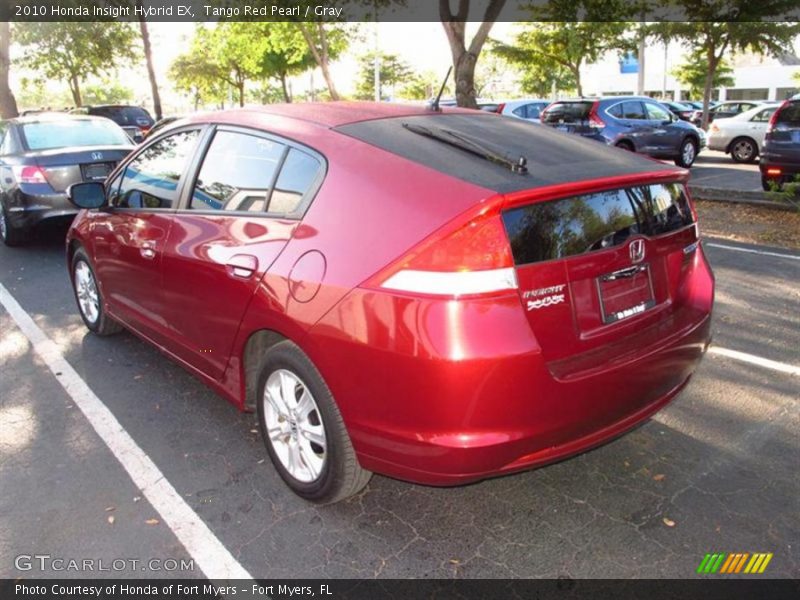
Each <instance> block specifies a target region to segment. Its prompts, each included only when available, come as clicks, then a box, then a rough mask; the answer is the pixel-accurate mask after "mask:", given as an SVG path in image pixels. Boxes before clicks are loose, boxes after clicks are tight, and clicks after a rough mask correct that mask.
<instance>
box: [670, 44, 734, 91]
mask: <svg viewBox="0 0 800 600" xmlns="http://www.w3.org/2000/svg"><path fill="white" fill-rule="evenodd" d="M707 72H708V64H707V63H706V58H705V56H704V55H703V54H702V53H700V52H697V51H695V52H693V53H692V54H690V55H689V58H688V59H687V60H686V62H684V63H683V64H682V65H680V66H678V67H677V68H675V69H673V71H672V75H673V76H674V77H675V79H677V80H678V81H679V82H680V84H681V85H682V86H684V87H686V88H687V89H688V90H689V94H690V95H691V97H692V98H702V97H703V89H704V87H705V83H706V73H707ZM732 75H733V69H732V68H731V67H730V65H728V63H727V62H726V61H725V60H724V59H723V60H721V61H720V62H719V64H718V65H717V70H716V72H715V73H714V78H713V80H712V81H711V86H712V88H720V87H730V86H732V85H734V83H735V81H734V79H733V76H732Z"/></svg>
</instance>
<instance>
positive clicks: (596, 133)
mask: <svg viewBox="0 0 800 600" xmlns="http://www.w3.org/2000/svg"><path fill="white" fill-rule="evenodd" d="M541 120H542V124H543V125H549V126H550V127H555V128H556V129H560V130H562V131H567V132H569V133H577V134H579V135H582V136H584V137H588V138H593V139H596V140H598V141H601V142H605V143H606V144H609V145H611V146H616V147H617V148H622V149H624V150H630V151H631V152H640V153H642V154H647V155H648V156H652V157H654V158H669V159H673V160H674V161H675V164H676V165H678V166H679V167H686V168H688V167H691V166H692V164H693V163H694V159H695V158H697V153H698V152H699V151H700V150H701V149H702V148H703V147H705V145H706V138H705V134H704V133H703V132H702V131H701V130H700V129H698V128H697V127H695V126H694V125H692V124H691V123H687V122H686V121H681V120H680V119H678V117H676V116H675V115H673V114H672V113H671V112H670V111H669V109H667V108H666V107H665V106H663V105H662V104H660V103H659V102H657V101H655V100H653V99H652V98H646V97H640V96H610V97H604V98H578V99H573V100H557V101H556V102H553V103H552V104H551V105H550V106H548V107H547V108H546V109H545V111H544V112H543V113H542V115H541Z"/></svg>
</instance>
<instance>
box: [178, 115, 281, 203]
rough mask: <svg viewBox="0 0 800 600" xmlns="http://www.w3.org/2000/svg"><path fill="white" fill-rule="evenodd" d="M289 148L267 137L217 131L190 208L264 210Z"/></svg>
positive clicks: (199, 176) (198, 179)
mask: <svg viewBox="0 0 800 600" xmlns="http://www.w3.org/2000/svg"><path fill="white" fill-rule="evenodd" d="M285 149H286V146H284V145H283V144H280V143H278V142H275V141H272V140H268V139H266V138H262V137H257V136H254V135H247V134H244V133H233V132H230V131H219V132H217V134H216V135H215V136H214V140H213V141H212V142H211V147H210V148H209V149H208V152H207V153H206V156H205V158H204V159H203V166H202V168H201V169H200V174H199V175H198V177H197V182H196V183H195V187H194V191H193V192H192V201H191V205H190V208H193V209H195V210H243V211H249V212H264V211H265V210H266V206H267V196H268V195H269V189H270V186H271V185H272V182H273V180H274V179H275V172H276V171H277V169H278V165H279V164H280V161H281V158H282V157H283V152H284V150H285Z"/></svg>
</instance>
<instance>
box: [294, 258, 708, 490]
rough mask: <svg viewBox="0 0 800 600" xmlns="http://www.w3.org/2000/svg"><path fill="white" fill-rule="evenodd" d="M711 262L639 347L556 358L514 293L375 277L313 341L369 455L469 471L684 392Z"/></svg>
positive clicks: (628, 424) (584, 439) (406, 467)
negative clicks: (395, 284)
mask: <svg viewBox="0 0 800 600" xmlns="http://www.w3.org/2000/svg"><path fill="white" fill-rule="evenodd" d="M701 271H702V273H700V277H701V278H702V280H701V281H698V282H696V285H695V286H693V290H692V291H691V292H690V293H691V294H692V298H691V299H690V301H689V302H688V303H687V306H686V308H684V309H681V314H680V315H676V316H675V319H674V322H673V323H669V322H668V320H665V321H664V323H661V324H659V325H658V326H656V327H652V328H649V329H650V330H649V331H643V332H641V336H642V337H641V338H640V339H638V340H636V344H637V347H636V351H635V352H631V351H630V347H627V348H622V346H623V344H621V345H620V346H621V347H620V348H617V349H614V351H615V352H618V355H617V356H615V358H614V359H613V360H608V359H607V357H606V356H604V355H603V354H602V353H594V356H592V355H590V354H587V355H582V356H577V357H570V358H569V359H567V360H561V361H548V360H547V359H546V357H545V355H544V353H543V352H542V350H541V348H540V347H539V345H538V343H537V341H536V339H535V338H534V336H533V334H532V332H531V329H530V327H529V325H528V323H527V321H526V315H525V313H524V310H521V307H520V302H519V298H518V296H513V297H512V296H509V297H507V298H503V299H493V300H492V301H491V302H488V301H474V302H468V301H460V302H455V301H439V300H428V301H420V300H418V299H417V300H413V299H409V298H400V297H394V296H389V295H386V294H382V293H379V292H371V291H368V290H354V291H353V292H352V293H351V294H350V295H349V296H348V297H347V298H346V299H345V300H344V301H343V302H342V303H341V304H340V305H338V306H337V307H336V308H335V309H334V310H333V311H332V312H331V313H329V314H328V315H327V316H326V317H325V318H324V319H323V320H322V321H320V322H319V323H318V324H317V325H316V326H315V327H314V328H313V329H312V331H311V333H310V338H309V345H308V350H309V354H310V355H311V358H312V360H314V362H315V364H316V365H317V366H318V367H319V369H320V371H321V372H322V375H323V377H324V378H325V379H326V381H327V383H328V385H329V387H330V388H331V390H332V392H333V394H334V397H335V398H336V399H337V403H338V405H339V408H340V410H341V412H342V415H343V417H344V420H345V423H346V424H347V427H348V431H349V432H350V436H351V439H352V441H353V445H354V448H355V450H356V452H357V455H358V458H359V461H360V462H361V464H362V466H363V467H365V468H367V469H369V470H372V471H376V472H379V473H382V474H385V475H389V476H392V477H397V478H399V479H405V480H409V481H414V482H418V483H424V484H431V485H456V484H461V483H468V482H471V481H477V480H480V479H484V478H487V477H491V476H495V475H500V474H504V473H510V472H515V471H520V470H524V469H529V468H532V467H536V466H540V465H544V464H547V463H551V462H554V461H558V460H560V459H563V458H566V457H568V456H571V455H574V454H577V453H580V452H583V451H585V450H588V449H590V448H593V447H595V446H597V445H599V444H602V443H604V442H606V441H608V440H610V439H613V438H614V437H617V436H619V435H621V434H622V433H624V432H625V431H628V430H629V429H631V428H633V427H635V426H636V425H638V424H639V423H641V422H642V421H643V420H645V419H647V418H648V417H649V416H651V415H652V414H653V413H655V412H656V411H658V410H659V409H661V408H662V407H663V406H665V405H666V404H667V403H668V402H669V401H670V400H671V399H672V398H673V397H675V395H676V394H677V393H678V392H679V391H680V390H681V389H682V388H683V386H684V385H686V383H687V382H688V380H689V378H690V377H691V375H692V373H693V372H694V370H695V368H696V366H697V364H698V362H699V361H700V359H701V358H702V356H703V354H704V352H705V350H706V348H707V347H708V344H709V343H710V339H711V303H712V302H713V276H712V275H711V273H710V270H708V269H707V267H706V268H705V270H702V269H701ZM343 323H344V324H345V325H344V327H345V328H346V329H347V331H343V330H342V327H343V325H342V324H343ZM566 326H569V325H566ZM648 336H649V337H648Z"/></svg>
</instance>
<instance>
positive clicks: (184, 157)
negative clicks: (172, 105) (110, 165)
mask: <svg viewBox="0 0 800 600" xmlns="http://www.w3.org/2000/svg"><path fill="white" fill-rule="evenodd" d="M199 135H200V132H199V131H198V130H196V129H195V130H192V131H182V132H180V133H176V134H173V135H170V136H168V137H165V138H164V139H162V140H159V141H158V142H156V143H155V144H153V145H152V146H148V147H147V148H145V149H144V150H143V151H142V152H141V153H140V154H139V155H138V156H137V157H136V158H135V159H134V160H133V161H132V162H130V163H129V164H128V166H127V167H125V174H124V175H123V176H122V181H121V182H120V186H119V189H118V190H116V191H114V192H112V195H111V205H112V206H117V207H119V208H172V207H173V206H175V203H176V202H177V200H178V183H179V181H180V178H181V174H182V173H183V172H184V171H185V170H186V165H187V163H188V162H189V158H190V157H191V156H192V153H193V151H194V147H195V144H196V143H197V139H198V136H199Z"/></svg>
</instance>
